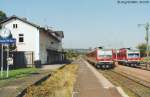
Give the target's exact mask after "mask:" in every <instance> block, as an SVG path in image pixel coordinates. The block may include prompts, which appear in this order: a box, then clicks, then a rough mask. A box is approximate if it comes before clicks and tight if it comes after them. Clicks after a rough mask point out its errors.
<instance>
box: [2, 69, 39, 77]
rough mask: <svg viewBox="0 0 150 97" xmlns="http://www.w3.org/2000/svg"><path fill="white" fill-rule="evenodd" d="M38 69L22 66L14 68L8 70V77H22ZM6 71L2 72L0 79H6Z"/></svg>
mask: <svg viewBox="0 0 150 97" xmlns="http://www.w3.org/2000/svg"><path fill="white" fill-rule="evenodd" d="M37 71H38V69H36V68H22V69H16V70H10V71H9V77H8V78H18V77H23V76H26V75H28V74H31V73H35V72H37ZM6 73H7V72H6V71H4V72H3V74H4V75H3V78H2V77H1V76H0V80H2V79H6Z"/></svg>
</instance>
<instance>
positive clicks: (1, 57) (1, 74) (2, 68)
mask: <svg viewBox="0 0 150 97" xmlns="http://www.w3.org/2000/svg"><path fill="white" fill-rule="evenodd" d="M1 78H3V44H2V47H1Z"/></svg>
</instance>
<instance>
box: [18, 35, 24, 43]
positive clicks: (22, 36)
mask: <svg viewBox="0 0 150 97" xmlns="http://www.w3.org/2000/svg"><path fill="white" fill-rule="evenodd" d="M19 42H20V43H23V42H24V35H23V34H19Z"/></svg>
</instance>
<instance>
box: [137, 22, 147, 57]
mask: <svg viewBox="0 0 150 97" xmlns="http://www.w3.org/2000/svg"><path fill="white" fill-rule="evenodd" d="M138 26H144V28H145V31H146V36H145V40H146V55H147V57H148V56H149V33H148V32H149V29H150V28H149V27H150V25H149V23H146V24H138Z"/></svg>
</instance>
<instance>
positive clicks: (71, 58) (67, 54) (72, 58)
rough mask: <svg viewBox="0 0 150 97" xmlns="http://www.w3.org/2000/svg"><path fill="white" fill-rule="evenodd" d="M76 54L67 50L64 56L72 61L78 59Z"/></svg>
mask: <svg viewBox="0 0 150 97" xmlns="http://www.w3.org/2000/svg"><path fill="white" fill-rule="evenodd" d="M78 55H79V54H78V53H76V52H74V51H73V50H68V51H67V52H66V54H65V57H66V58H67V59H69V60H74V59H75V58H77V57H78Z"/></svg>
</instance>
